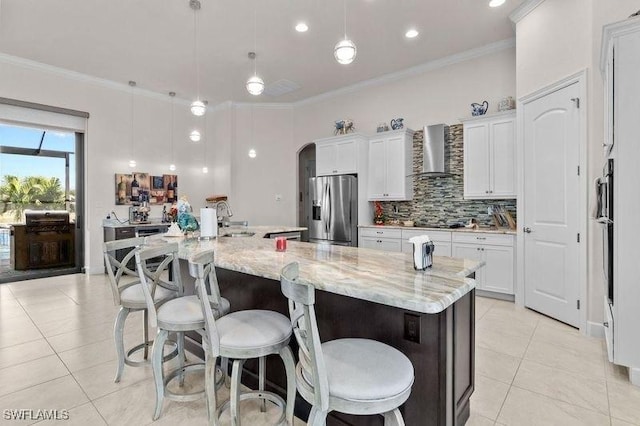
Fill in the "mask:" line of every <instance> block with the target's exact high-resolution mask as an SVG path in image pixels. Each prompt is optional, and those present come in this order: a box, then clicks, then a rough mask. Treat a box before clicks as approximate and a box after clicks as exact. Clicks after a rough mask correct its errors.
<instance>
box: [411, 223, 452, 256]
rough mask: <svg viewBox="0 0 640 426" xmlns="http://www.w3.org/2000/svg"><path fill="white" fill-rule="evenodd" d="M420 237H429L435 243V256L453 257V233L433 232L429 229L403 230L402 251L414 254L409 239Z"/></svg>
mask: <svg viewBox="0 0 640 426" xmlns="http://www.w3.org/2000/svg"><path fill="white" fill-rule="evenodd" d="M419 235H428V236H429V239H430V240H431V241H432V242H433V245H434V252H433V254H434V255H435V256H448V257H451V231H433V230H429V229H423V230H420V229H403V230H402V251H403V252H405V253H413V244H412V243H410V242H409V238H411V237H417V236H419Z"/></svg>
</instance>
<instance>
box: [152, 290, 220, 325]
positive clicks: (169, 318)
mask: <svg viewBox="0 0 640 426" xmlns="http://www.w3.org/2000/svg"><path fill="white" fill-rule="evenodd" d="M229 308H230V304H229V301H228V300H227V299H225V298H224V297H222V298H220V305H219V306H217V307H216V308H214V307H213V306H212V310H213V316H214V317H216V318H217V317H220V316H222V315H224V314H226V313H227V312H229ZM157 312H158V314H157V315H158V325H159V326H160V327H161V328H164V329H166V330H175V331H181V330H192V329H198V328H204V314H203V313H202V307H201V306H200V299H198V296H196V295H193V296H184V297H179V298H177V299H172V300H169V301H168V302H166V303H165V304H164V305H162V306H160V307H159V308H158V311H157ZM185 327H186V328H185Z"/></svg>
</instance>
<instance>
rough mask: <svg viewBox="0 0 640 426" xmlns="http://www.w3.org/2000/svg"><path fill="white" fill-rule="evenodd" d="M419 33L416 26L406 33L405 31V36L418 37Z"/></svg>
mask: <svg viewBox="0 0 640 426" xmlns="http://www.w3.org/2000/svg"><path fill="white" fill-rule="evenodd" d="M418 34H420V33H419V32H418V30H416V29H415V28H411V29H410V30H409V31H407V32H406V33H404V36H405V37H406V38H416V37H418Z"/></svg>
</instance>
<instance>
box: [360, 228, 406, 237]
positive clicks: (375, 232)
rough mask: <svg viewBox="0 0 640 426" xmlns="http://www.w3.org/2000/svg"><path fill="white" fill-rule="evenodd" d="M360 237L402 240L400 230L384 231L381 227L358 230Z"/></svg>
mask: <svg viewBox="0 0 640 426" xmlns="http://www.w3.org/2000/svg"><path fill="white" fill-rule="evenodd" d="M360 235H361V236H363V237H373V238H397V239H401V238H402V230H401V229H385V228H383V227H375V228H360Z"/></svg>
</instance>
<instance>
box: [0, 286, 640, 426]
mask: <svg viewBox="0 0 640 426" xmlns="http://www.w3.org/2000/svg"><path fill="white" fill-rule="evenodd" d="M476 306H477V309H476V316H477V339H476V390H475V393H474V394H473V396H472V400H471V410H472V415H471V419H470V420H469V422H467V425H563V426H566V425H610V426H623V425H640V388H636V387H633V386H632V385H630V384H629V382H628V380H627V378H626V372H625V371H624V370H623V369H620V368H618V367H614V366H613V365H611V364H609V363H608V362H607V360H606V353H605V349H604V345H603V342H602V341H601V340H598V339H593V338H589V337H585V336H583V335H581V334H580V333H579V332H578V331H576V330H575V329H573V328H570V327H567V326H565V325H563V324H561V323H558V322H556V321H553V320H551V319H549V318H547V317H544V316H542V315H539V314H537V313H535V312H532V311H529V310H526V309H520V308H517V307H516V306H514V305H513V304H512V303H509V302H503V301H497V300H492V299H486V298H478V299H477V305H476ZM116 311H117V308H116V307H115V306H113V303H112V296H111V291H110V289H109V287H108V284H107V282H106V277H105V276H87V275H68V276H62V277H54V278H47V279H38V280H30V281H22V282H17V283H12V284H0V411H4V410H5V409H20V408H30V409H58V410H61V409H67V410H69V417H70V418H69V421H64V422H60V421H50V422H47V421H42V422H40V423H38V424H48V423H51V424H65V425H89V424H90V425H92V426H94V425H95V426H97V425H104V424H109V425H146V424H150V423H152V422H151V420H152V419H151V412H152V409H153V404H154V394H153V385H152V383H151V376H152V375H151V371H150V369H149V368H148V367H144V368H131V367H127V368H126V369H125V373H124V376H123V379H122V381H121V383H119V384H116V383H113V374H114V371H115V351H114V349H113V343H112V340H111V339H112V337H111V327H112V324H113V319H114V316H115V313H116ZM140 332H141V318H140V317H139V316H138V317H137V318H133V319H131V320H129V321H127V330H126V335H125V339H126V340H127V342H128V344H131V343H133V342H137V340H139V334H140ZM187 385H189V386H194V387H197V386H201V383H199V380H198V379H197V378H189V379H188V380H187ZM224 397H225V396H224V395H221V398H224ZM247 408H249V407H247ZM249 411H252V415H250V414H249ZM245 412H246V413H247V414H246V415H247V417H245V423H244V424H248V425H261V424H269V423H268V419H269V418H271V417H272V416H273V414H274V413H273V412H268V413H266V414H260V413H259V412H258V411H257V410H250V409H246V410H245ZM205 422H206V413H205V405H204V401H197V402H192V403H182V404H181V403H175V402H167V403H165V406H164V411H163V415H162V417H161V418H160V420H159V421H157V422H154V424H166V425H182V424H184V425H187V424H188V425H197V424H205ZM31 423H33V422H30V421H23V422H20V421H15V420H11V421H10V420H6V419H5V418H4V415H0V425H4V424H8V425H19V424H31ZM297 424H302V422H297ZM409 426H413V425H409Z"/></svg>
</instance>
